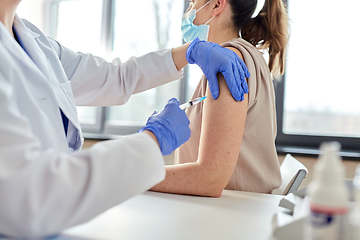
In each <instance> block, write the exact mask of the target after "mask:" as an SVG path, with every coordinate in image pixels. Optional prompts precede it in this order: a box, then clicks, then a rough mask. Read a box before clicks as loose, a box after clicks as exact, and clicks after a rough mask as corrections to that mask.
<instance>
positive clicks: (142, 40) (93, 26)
mask: <svg viewBox="0 0 360 240" xmlns="http://www.w3.org/2000/svg"><path fill="white" fill-rule="evenodd" d="M185 4H188V1H186V3H185ZM45 7H46V11H45V12H47V13H48V15H47V16H46V20H45V23H47V22H48V24H47V25H46V26H45V29H46V31H45V33H46V34H48V35H49V36H50V37H53V38H55V39H56V40H58V41H59V42H60V43H61V44H62V45H64V46H66V47H68V48H70V49H72V50H74V51H82V52H91V53H93V54H97V55H99V56H101V57H103V58H106V59H108V60H110V56H116V57H119V58H121V60H122V61H123V62H124V61H126V60H127V59H128V58H129V57H131V56H141V55H143V54H146V53H148V52H151V51H156V50H159V49H164V48H171V47H176V46H179V45H181V44H182V37H181V31H180V27H181V17H182V14H183V11H184V2H183V1H177V0H138V1H125V0H48V1H47V2H46V6H45ZM129 9H131V11H129ZM69 33H70V34H69ZM187 72H188V71H187V68H186V70H185V73H184V76H185V77H184V79H183V80H181V81H174V82H172V83H168V84H165V85H163V86H160V87H157V88H154V89H150V90H148V91H145V92H143V93H139V94H135V95H133V96H132V97H131V98H130V99H129V101H128V102H127V103H126V104H125V105H123V106H115V107H106V108H93V107H79V108H78V115H79V118H80V122H81V124H82V127H83V130H84V132H85V133H86V132H90V133H102V134H129V133H133V132H136V131H137V130H138V129H139V128H140V127H141V126H143V125H144V124H145V123H146V120H147V118H148V117H149V116H150V115H151V114H152V113H153V111H155V110H156V111H159V110H161V109H162V108H163V107H164V106H165V104H166V103H167V101H168V100H169V99H170V98H172V97H176V98H178V99H179V100H180V102H185V100H188V99H187V96H186V93H187V90H188V88H187V81H186V76H187V75H188V74H187ZM135 106H136V107H135Z"/></svg>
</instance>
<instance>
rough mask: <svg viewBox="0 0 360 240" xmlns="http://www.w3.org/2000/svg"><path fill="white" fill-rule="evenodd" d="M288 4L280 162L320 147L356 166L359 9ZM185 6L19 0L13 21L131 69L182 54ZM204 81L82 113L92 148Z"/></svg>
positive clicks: (328, 3) (160, 1)
mask: <svg viewBox="0 0 360 240" xmlns="http://www.w3.org/2000/svg"><path fill="white" fill-rule="evenodd" d="M286 4H287V7H288V14H289V17H290V20H291V22H290V27H291V30H290V34H291V37H290V41H289V46H288V54H287V60H286V73H285V75H284V76H283V77H281V78H279V79H276V80H275V90H276V99H277V118H278V119H277V120H278V135H277V136H278V137H277V140H276V144H277V147H278V153H279V155H281V154H285V153H292V154H295V155H296V154H298V155H301V156H307V157H309V156H310V157H313V158H314V157H316V156H317V154H318V151H317V149H318V146H319V144H320V143H321V142H323V141H332V140H336V141H339V142H341V144H342V148H343V151H342V153H341V154H342V156H343V158H344V159H349V160H360V106H359V104H360V94H359V89H360V76H359V75H358V71H357V70H358V68H359V65H360V60H359V56H360V49H359V47H357V44H356V41H357V40H358V39H360V32H359V31H358V25H359V23H360V20H359V17H358V15H357V11H358V9H359V8H360V2H359V1H355V0H344V1H342V2H341V4H339V3H338V2H335V1H334V0H317V1H313V0H303V1H295V0H288V1H286ZM188 5H189V2H188V0H136V1H125V0H23V1H22V2H21V4H20V6H19V8H18V11H17V13H18V15H19V16H20V17H21V18H26V19H28V20H29V21H31V22H32V23H34V24H35V25H36V26H38V28H40V29H41V30H42V31H43V32H44V33H45V34H47V35H48V36H50V37H52V38H54V39H56V40H58V41H59V42H60V43H61V44H62V45H64V46H66V47H68V48H70V49H72V50H74V51H81V52H84V53H88V52H90V53H92V54H95V55H98V56H101V57H103V58H105V59H108V60H112V59H113V58H114V57H119V58H120V59H121V60H122V61H126V60H127V59H128V58H129V57H131V56H141V55H143V54H146V53H148V52H151V51H155V50H159V49H165V48H172V47H176V46H179V45H181V44H182V43H183V42H182V38H181V30H180V25H181V17H182V14H183V12H184V9H186V8H187V6H188ZM265 58H266V54H265ZM201 75H202V72H201V71H200V69H199V68H198V67H197V66H194V65H190V66H187V67H186V68H185V74H184V77H183V79H181V80H180V81H175V82H172V83H169V84H166V85H164V86H160V87H158V88H155V89H151V90H148V91H146V92H143V93H140V94H136V95H133V96H132V97H131V99H130V100H129V102H128V103H126V104H125V105H124V106H111V107H78V114H79V118H80V122H81V124H82V128H83V131H84V135H85V137H87V138H88V139H89V141H87V144H90V145H91V143H93V142H96V141H97V140H99V139H109V138H116V137H117V136H121V135H125V134H130V133H134V132H136V131H137V130H138V129H139V128H140V127H141V126H143V125H144V124H145V122H146V120H147V118H148V117H149V116H150V115H151V113H152V112H153V111H154V110H157V111H159V110H161V109H162V108H163V107H164V106H165V104H166V102H167V101H168V99H170V98H172V97H176V98H178V99H179V100H180V102H181V103H183V102H185V101H188V100H190V99H191V96H192V93H193V91H194V89H195V87H196V85H197V84H198V82H199V80H200V77H201ZM90 140H93V141H90ZM85 146H87V145H85Z"/></svg>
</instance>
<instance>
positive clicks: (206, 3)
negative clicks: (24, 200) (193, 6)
mask: <svg viewBox="0 0 360 240" xmlns="http://www.w3.org/2000/svg"><path fill="white" fill-rule="evenodd" d="M211 1H212V0H210V1H208V2H207V3H205V4H204V5H203V6H202V7H201V8H199V9H198V10H196V12H198V11H200V10H201V9H203V8H204V7H205V6H206V5H208V4H209V3H211Z"/></svg>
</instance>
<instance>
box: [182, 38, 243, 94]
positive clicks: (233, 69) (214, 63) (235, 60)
mask: <svg viewBox="0 0 360 240" xmlns="http://www.w3.org/2000/svg"><path fill="white" fill-rule="evenodd" d="M186 60H187V61H188V63H190V64H194V63H195V64H197V65H198V66H199V67H200V68H201V70H202V71H203V73H204V74H205V76H206V78H207V80H208V82H209V89H210V92H211V95H212V97H213V98H214V99H217V98H218V97H219V82H218V79H217V76H216V75H217V73H218V72H220V73H222V74H223V75H224V78H225V81H226V83H227V85H228V88H229V90H230V92H231V95H232V96H233V98H234V99H235V100H236V101H239V100H240V101H243V100H244V94H246V93H248V92H249V89H248V85H247V82H246V78H249V77H250V73H249V71H248V69H247V67H246V65H245V63H244V62H243V61H242V59H241V58H240V57H239V56H238V55H237V54H236V53H235V52H233V51H231V50H229V49H227V48H223V47H220V46H219V45H218V44H216V43H211V42H206V41H200V40H199V38H196V39H195V40H193V41H192V42H191V44H190V45H189V47H188V49H187V51H186Z"/></svg>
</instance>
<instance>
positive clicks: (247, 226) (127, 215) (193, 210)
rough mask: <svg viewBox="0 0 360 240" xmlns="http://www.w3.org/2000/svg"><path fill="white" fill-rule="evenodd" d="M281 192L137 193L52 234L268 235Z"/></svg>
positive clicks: (111, 239)
mask: <svg viewBox="0 0 360 240" xmlns="http://www.w3.org/2000/svg"><path fill="white" fill-rule="evenodd" d="M281 198H282V196H278V195H268V194H258V193H247V192H238V191H228V190H224V192H223V195H222V196H221V197H220V198H207V197H195V196H185V195H174V194H165V193H157V192H146V193H143V194H140V195H138V196H136V197H134V198H132V199H130V200H128V201H126V202H124V203H122V204H119V205H118V206H115V207H113V208H111V209H109V210H108V211H106V212H105V213H103V214H101V215H100V216H98V217H96V218H94V219H93V220H91V221H90V222H88V223H85V224H83V225H79V226H76V227H73V228H70V229H68V230H66V231H64V232H63V233H62V234H61V235H60V236H58V237H57V238H55V239H107V240H119V239H146V240H147V239H150V240H152V239H156V240H162V239H164V240H173V239H174V240H175V239H181V240H183V239H186V240H190V239H197V240H198V239H206V240H211V239H226V240H230V239H244V240H247V239H248V240H263V239H264V240H265V239H266V240H268V239H272V228H271V219H272V217H273V215H274V213H275V212H276V211H278V210H279V207H278V204H279V201H280V200H281Z"/></svg>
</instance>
